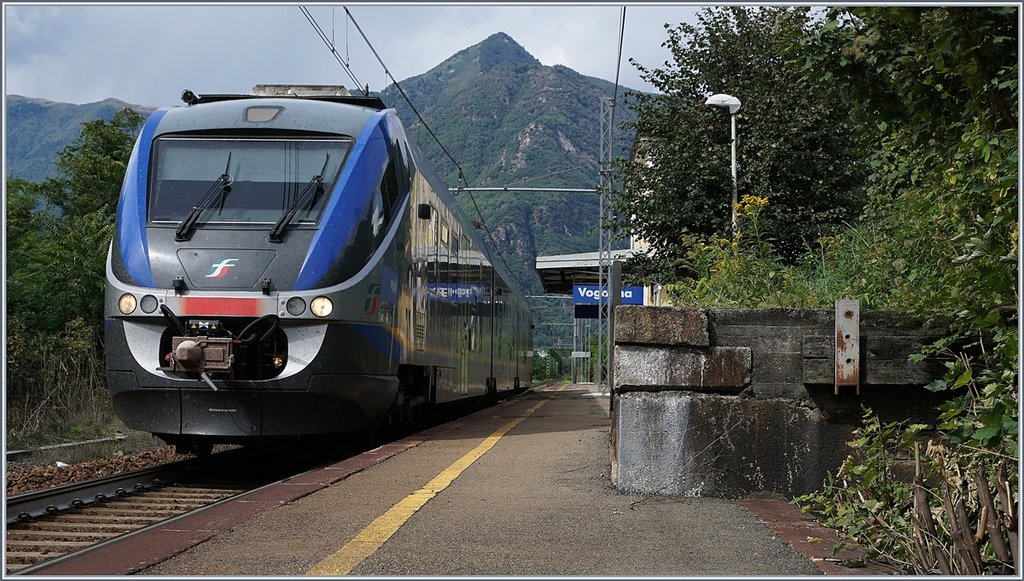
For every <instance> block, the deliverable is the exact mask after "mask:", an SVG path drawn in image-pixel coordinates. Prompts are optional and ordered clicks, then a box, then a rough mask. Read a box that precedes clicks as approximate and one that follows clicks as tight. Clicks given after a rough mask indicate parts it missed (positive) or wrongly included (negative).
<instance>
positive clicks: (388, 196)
mask: <svg viewBox="0 0 1024 581" xmlns="http://www.w3.org/2000/svg"><path fill="white" fill-rule="evenodd" d="M380 193H381V197H382V198H383V202H384V222H385V223H390V222H391V217H392V216H393V215H394V213H395V205H397V204H398V199H399V198H400V197H401V194H402V192H401V189H400V188H399V185H398V171H397V170H396V169H395V160H394V158H393V157H392V159H391V160H390V161H388V167H387V168H386V169H385V170H384V177H383V178H381V180H380Z"/></svg>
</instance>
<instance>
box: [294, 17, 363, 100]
mask: <svg viewBox="0 0 1024 581" xmlns="http://www.w3.org/2000/svg"><path fill="white" fill-rule="evenodd" d="M299 10H300V11H301V12H302V15H303V16H305V17H306V20H308V21H309V24H310V26H312V27H313V30H314V31H315V32H316V34H317V36H319V37H320V40H322V41H323V43H324V45H326V46H327V48H328V49H329V50H330V51H331V54H332V55H333V56H334V60H336V61H338V64H339V65H341V68H342V69H344V70H345V72H346V73H347V74H348V78H349V79H351V80H352V82H353V83H355V86H356V87H357V88H358V87H362V86H363V84H362V83H360V82H359V79H357V78H356V75H355V73H353V72H352V69H351V68H350V67H349V66H348V63H347V62H345V60H344V59H342V58H341V55H339V54H338V49H336V48H335V46H334V40H333V37H334V29H333V21H332V24H331V38H328V37H327V33H326V32H324V30H323V29H322V28H321V27H320V24H318V23H317V21H316V19H315V18H313V15H312V14H310V13H309V10H307V9H306V7H305V6H299ZM345 50H346V52H347V51H348V47H347V42H346V49H345Z"/></svg>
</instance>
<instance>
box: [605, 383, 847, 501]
mask: <svg viewBox="0 0 1024 581" xmlns="http://www.w3.org/2000/svg"><path fill="white" fill-rule="evenodd" d="M616 397H617V398H618V400H617V402H616V414H617V417H616V426H617V427H616V431H617V435H616V447H615V454H616V474H617V475H616V486H617V488H618V489H619V490H622V491H624V492H629V493H639V494H677V495H683V496H697V497H699V496H709V497H722V498H738V497H741V496H746V495H749V494H752V493H758V492H768V493H773V494H781V495H784V496H787V497H792V496H796V495H799V494H805V493H807V492H811V491H813V490H817V489H818V488H820V486H821V484H822V482H823V481H824V478H825V475H826V473H828V472H829V471H833V470H835V469H836V468H837V467H838V466H839V464H840V463H841V462H842V460H843V458H845V457H846V454H847V453H848V451H849V450H848V448H847V447H846V445H845V442H847V441H849V440H850V439H851V428H850V426H845V425H835V424H830V423H828V422H826V421H825V420H824V418H822V417H821V415H820V414H818V413H817V412H816V411H815V410H812V409H809V408H806V407H800V406H795V405H793V401H792V400H787V399H774V400H760V399H743V398H737V397H733V396H723V395H717V394H698V393H692V392H658V393H648V392H632V393H623V394H619V395H617V396H616Z"/></svg>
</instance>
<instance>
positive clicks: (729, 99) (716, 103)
mask: <svg viewBox="0 0 1024 581" xmlns="http://www.w3.org/2000/svg"><path fill="white" fill-rule="evenodd" d="M704 104H705V105H711V106H712V107H728V108H729V113H730V114H731V115H735V114H736V112H737V111H739V110H740V100H739V99H737V98H736V97H733V96H732V95H725V94H722V93H718V94H716V95H711V96H710V97H708V100H707V101H705V102H704Z"/></svg>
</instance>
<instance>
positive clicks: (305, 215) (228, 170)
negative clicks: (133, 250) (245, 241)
mask: <svg viewBox="0 0 1024 581" xmlns="http://www.w3.org/2000/svg"><path fill="white" fill-rule="evenodd" d="M351 147H352V141H351V140H347V139H279V138H275V139H240V138H231V139H228V138H209V137H161V138H158V139H157V141H156V156H155V165H154V169H153V174H152V182H151V189H150V203H149V208H150V210H149V219H150V221H151V222H173V223H180V222H181V221H182V220H184V219H185V218H186V217H187V216H188V215H189V213H190V211H191V210H192V208H193V207H194V206H196V204H197V203H199V201H200V199H202V198H203V197H204V194H206V193H207V192H209V191H210V188H211V187H212V186H213V185H215V184H217V181H218V178H221V176H222V175H224V174H226V175H227V176H228V177H227V187H224V188H223V191H221V192H219V195H217V196H216V197H215V198H214V199H213V201H212V203H209V204H207V206H206V207H205V208H204V209H203V210H202V212H201V213H200V214H199V216H198V219H197V220H195V222H196V223H208V224H209V223H218V222H220V223H252V224H274V223H275V222H277V220H278V219H279V218H280V217H281V214H282V212H284V211H285V210H286V209H288V208H289V207H290V206H291V205H292V203H293V201H294V200H295V199H296V198H297V197H298V196H300V195H301V194H302V191H303V190H304V189H305V188H306V186H307V185H308V184H309V183H310V179H311V178H313V176H316V175H318V174H320V173H321V171H322V172H323V195H318V196H316V197H315V198H314V199H313V200H311V203H303V204H302V205H301V207H300V208H299V209H298V211H297V212H296V214H295V216H294V217H293V218H292V220H291V223H292V224H314V223H316V221H317V220H318V219H319V217H320V213H321V211H322V210H323V208H324V205H325V204H326V202H327V199H328V198H329V197H330V194H331V191H333V190H334V184H335V182H336V181H337V180H338V176H339V174H340V173H341V166H342V164H343V163H344V160H345V157H346V154H347V153H348V152H349V150H350V149H351ZM325 163H326V165H325ZM218 187H219V186H218Z"/></svg>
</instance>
